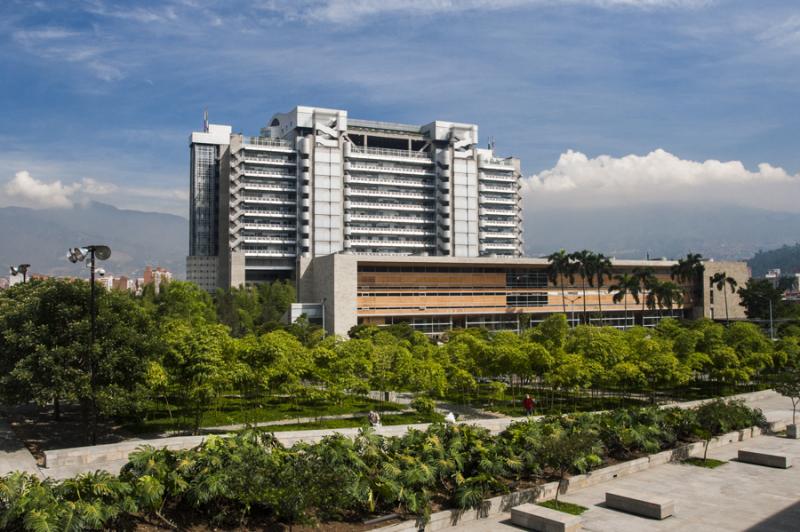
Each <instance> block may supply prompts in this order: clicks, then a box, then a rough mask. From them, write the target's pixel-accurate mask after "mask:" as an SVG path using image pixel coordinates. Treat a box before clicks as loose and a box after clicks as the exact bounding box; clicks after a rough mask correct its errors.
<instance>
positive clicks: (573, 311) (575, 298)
mask: <svg viewBox="0 0 800 532" xmlns="http://www.w3.org/2000/svg"><path fill="white" fill-rule="evenodd" d="M580 298H581V296H580V295H577V296H575V297H565V298H564V299H566V300H567V301H568V302H569V304H570V307H571V311H570V313H571V314H572V317H571V318H570V322H571V323H572V326H573V327H575V302H576V301H577V300H579V299H580Z"/></svg>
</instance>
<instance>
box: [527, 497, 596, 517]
mask: <svg viewBox="0 0 800 532" xmlns="http://www.w3.org/2000/svg"><path fill="white" fill-rule="evenodd" d="M538 504H539V506H544V507H545V508H550V509H551V510H558V511H559V512H564V513H568V514H572V515H581V514H582V513H583V512H585V511H586V510H588V508H586V507H585V506H581V505H580V504H572V503H571V502H564V501H558V502H556V501H555V500H552V499H551V500H549V501H544V502H540V503H538Z"/></svg>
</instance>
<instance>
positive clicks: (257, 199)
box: [241, 196, 297, 205]
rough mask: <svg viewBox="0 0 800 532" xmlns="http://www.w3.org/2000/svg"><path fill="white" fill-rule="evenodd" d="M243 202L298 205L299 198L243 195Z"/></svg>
mask: <svg viewBox="0 0 800 532" xmlns="http://www.w3.org/2000/svg"><path fill="white" fill-rule="evenodd" d="M241 202H242V203H248V204H251V203H255V204H264V205H297V200H294V199H287V198H281V197H277V196H242V197H241Z"/></svg>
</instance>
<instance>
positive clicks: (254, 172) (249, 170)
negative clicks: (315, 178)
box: [242, 166, 297, 181]
mask: <svg viewBox="0 0 800 532" xmlns="http://www.w3.org/2000/svg"><path fill="white" fill-rule="evenodd" d="M242 173H243V174H244V175H246V176H264V177H274V178H276V179H291V180H292V181H294V180H295V179H297V176H296V175H295V174H294V172H292V173H289V172H284V171H282V170H279V169H277V168H274V169H273V168H253V167H252V166H248V167H245V168H244V170H243V171H242Z"/></svg>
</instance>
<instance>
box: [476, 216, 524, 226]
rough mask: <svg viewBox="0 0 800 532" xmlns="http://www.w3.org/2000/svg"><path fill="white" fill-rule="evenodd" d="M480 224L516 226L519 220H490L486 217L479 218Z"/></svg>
mask: <svg viewBox="0 0 800 532" xmlns="http://www.w3.org/2000/svg"><path fill="white" fill-rule="evenodd" d="M478 225H481V226H483V227H516V226H517V222H515V221H513V220H488V219H486V218H481V219H480V220H478Z"/></svg>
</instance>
